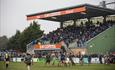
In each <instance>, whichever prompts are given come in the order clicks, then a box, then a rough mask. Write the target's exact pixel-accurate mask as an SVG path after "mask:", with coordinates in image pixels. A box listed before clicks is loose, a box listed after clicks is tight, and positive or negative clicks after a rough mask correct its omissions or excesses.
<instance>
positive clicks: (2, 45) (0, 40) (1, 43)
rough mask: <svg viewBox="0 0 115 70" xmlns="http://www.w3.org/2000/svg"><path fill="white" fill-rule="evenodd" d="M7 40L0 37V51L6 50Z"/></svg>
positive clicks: (4, 37)
mask: <svg viewBox="0 0 115 70" xmlns="http://www.w3.org/2000/svg"><path fill="white" fill-rule="evenodd" d="M7 43H8V38H7V37H6V36H2V37H0V49H5V48H7Z"/></svg>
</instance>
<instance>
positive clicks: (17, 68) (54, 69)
mask: <svg viewBox="0 0 115 70" xmlns="http://www.w3.org/2000/svg"><path fill="white" fill-rule="evenodd" d="M0 70H6V69H5V66H4V63H3V62H0ZM7 70H27V69H26V65H25V64H24V63H16V62H10V66H9V69H7ZM31 70H115V64H110V65H105V64H90V65H88V64H84V65H83V66H81V65H79V64H77V65H76V66H70V67H69V66H68V67H65V66H62V67H58V66H57V65H55V66H51V65H50V66H49V65H48V66H46V65H45V64H43V63H34V64H33V65H32V67H31Z"/></svg>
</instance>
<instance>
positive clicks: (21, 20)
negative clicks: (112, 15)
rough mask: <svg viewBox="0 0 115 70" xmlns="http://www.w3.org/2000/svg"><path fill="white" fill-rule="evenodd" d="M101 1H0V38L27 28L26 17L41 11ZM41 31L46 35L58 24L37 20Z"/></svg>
mask: <svg viewBox="0 0 115 70" xmlns="http://www.w3.org/2000/svg"><path fill="white" fill-rule="evenodd" d="M100 1H102V0H0V36H3V35H6V36H7V37H11V36H12V35H14V34H15V33H16V30H20V31H23V30H24V29H25V27H28V26H29V23H28V22H27V20H26V15H28V14H33V13H39V12H42V11H48V10H54V9H59V8H64V7H70V6H75V5H79V4H84V3H89V4H93V5H99V2H100ZM106 1H113V0H106ZM38 23H39V24H40V25H41V29H42V30H44V31H45V33H48V32H49V31H52V30H53V29H56V28H57V27H59V23H54V22H47V21H43V20H39V21H38Z"/></svg>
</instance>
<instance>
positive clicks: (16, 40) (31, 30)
mask: <svg viewBox="0 0 115 70" xmlns="http://www.w3.org/2000/svg"><path fill="white" fill-rule="evenodd" d="M43 33H44V31H42V30H40V25H39V24H37V22H35V21H33V22H32V23H31V24H30V25H29V26H28V27H27V28H25V29H24V30H23V31H22V32H20V31H19V30H17V31H16V34H15V35H13V36H12V37H10V38H9V39H8V38H7V37H6V36H3V37H0V44H1V45H0V49H1V50H6V49H7V50H10V49H12V50H17V51H20V52H25V51H26V45H27V44H28V43H30V42H32V41H33V40H36V39H38V38H40V37H41V36H42V35H43ZM2 38H3V39H5V40H2Z"/></svg>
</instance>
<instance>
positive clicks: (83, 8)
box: [27, 4, 115, 54]
mask: <svg viewBox="0 0 115 70" xmlns="http://www.w3.org/2000/svg"><path fill="white" fill-rule="evenodd" d="M95 18H96V20H93V19H95ZM98 18H99V19H98ZM35 19H44V20H50V21H56V22H60V28H58V29H57V30H55V31H53V32H50V33H49V34H47V35H44V36H43V37H42V38H40V39H37V40H36V41H35V43H34V44H33V42H31V43H29V44H28V45H27V52H31V53H33V54H34V53H35V51H41V50H56V51H60V50H61V46H64V48H65V50H66V51H67V52H73V53H74V54H77V53H78V52H79V51H80V52H84V53H85V54H86V53H93V54H97V53H100V52H102V53H103V54H105V53H106V52H114V51H115V49H113V48H114V46H115V44H113V41H114V40H115V39H114V40H113V38H114V36H113V35H114V32H115V31H114V30H115V29H114V28H115V10H112V9H108V8H102V7H98V6H94V5H90V4H83V5H78V6H74V7H69V8H63V9H58V10H52V11H46V12H42V13H35V14H31V15H27V20H28V21H30V20H35ZM68 20H69V21H68ZM70 20H71V21H70ZM100 20H101V21H100ZM108 33H109V34H108ZM107 34H108V35H107ZM105 36H106V37H105ZM100 37H101V38H103V37H104V38H103V39H101V38H100ZM99 39H100V40H99ZM103 40H104V41H103ZM38 41H39V43H38ZM110 41H112V42H110ZM98 42H99V43H98ZM105 42H107V43H106V44H105ZM104 44H105V45H104ZM103 49H105V50H103ZM111 49H113V50H112V51H110V50H111ZM102 50H103V51H102Z"/></svg>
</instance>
